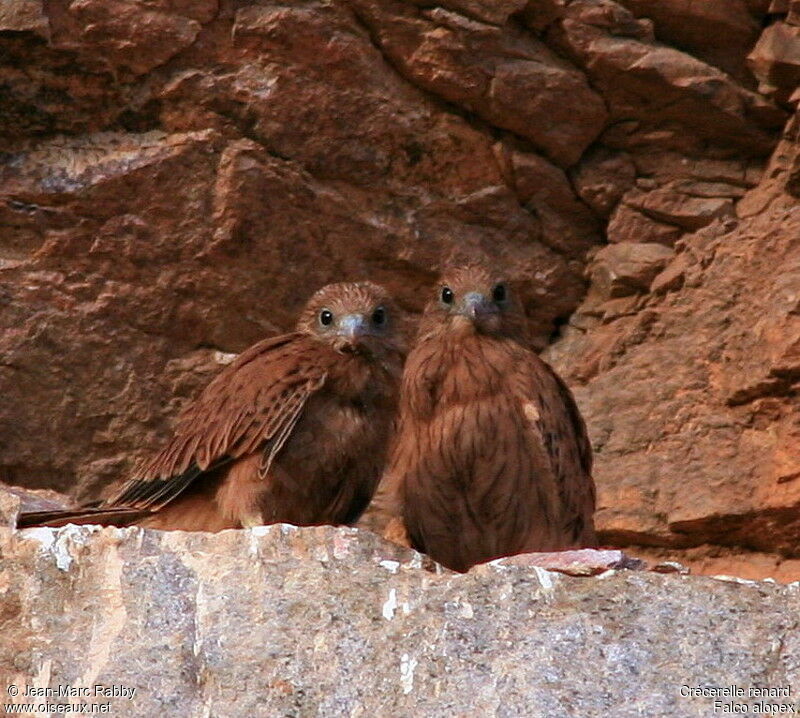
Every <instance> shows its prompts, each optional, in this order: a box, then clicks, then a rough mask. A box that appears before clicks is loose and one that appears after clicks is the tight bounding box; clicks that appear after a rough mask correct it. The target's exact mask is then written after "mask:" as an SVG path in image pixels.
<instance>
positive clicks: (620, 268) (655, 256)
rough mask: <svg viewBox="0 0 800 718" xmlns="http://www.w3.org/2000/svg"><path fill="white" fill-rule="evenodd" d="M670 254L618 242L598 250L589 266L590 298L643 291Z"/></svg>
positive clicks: (646, 245)
mask: <svg viewBox="0 0 800 718" xmlns="http://www.w3.org/2000/svg"><path fill="white" fill-rule="evenodd" d="M673 255H674V252H673V251H672V250H671V249H670V248H669V247H665V246H663V245H661V244H654V243H645V242H622V243H620V244H609V245H608V246H606V247H603V248H602V249H601V250H599V251H598V252H597V253H596V254H595V256H594V259H593V260H592V263H591V264H590V265H589V269H588V272H589V276H590V277H591V280H592V284H591V289H590V297H591V298H595V299H600V300H605V299H611V298H614V297H625V296H628V295H629V294H636V293H637V292H642V291H646V290H647V289H649V288H650V282H652V281H653V279H654V278H655V276H656V275H657V274H658V273H659V272H660V271H661V270H662V269H663V268H664V267H665V266H666V264H667V263H668V262H669V260H670V259H671V258H672V257H673Z"/></svg>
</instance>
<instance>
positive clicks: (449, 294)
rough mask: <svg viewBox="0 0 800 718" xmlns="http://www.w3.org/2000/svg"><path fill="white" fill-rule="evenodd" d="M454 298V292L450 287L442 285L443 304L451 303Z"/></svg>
mask: <svg viewBox="0 0 800 718" xmlns="http://www.w3.org/2000/svg"><path fill="white" fill-rule="evenodd" d="M454 299H455V294H453V290H452V289H450V287H442V301H443V302H444V303H445V304H452V303H453V300H454Z"/></svg>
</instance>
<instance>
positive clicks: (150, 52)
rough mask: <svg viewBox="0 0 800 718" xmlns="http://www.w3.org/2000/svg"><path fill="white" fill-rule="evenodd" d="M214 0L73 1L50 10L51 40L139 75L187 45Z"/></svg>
mask: <svg viewBox="0 0 800 718" xmlns="http://www.w3.org/2000/svg"><path fill="white" fill-rule="evenodd" d="M216 11H217V0H201V1H200V2H187V1H186V0H178V1H177V2H173V1H172V0H157V1H156V2H146V3H142V2H136V0H73V1H72V2H56V3H53V5H52V8H51V13H52V15H51V25H52V42H53V45H54V46H55V47H57V48H59V49H66V50H74V51H77V52H78V53H79V54H81V55H83V56H84V57H86V58H87V59H89V60H91V61H92V62H94V63H97V64H98V65H99V66H105V67H107V68H109V69H111V70H113V71H126V72H132V73H135V74H137V75H139V74H143V73H145V72H147V71H148V70H152V69H153V68H154V67H158V66H159V65H163V64H164V63H165V62H166V61H167V60H169V59H170V58H171V57H173V56H174V55H176V54H177V53H178V52H180V51H181V50H183V49H185V48H187V47H189V46H190V45H191V44H192V43H193V42H194V41H195V40H196V39H197V35H198V34H199V32H200V28H201V24H202V23H203V22H208V21H209V20H211V19H212V18H213V17H214V15H215V14H216Z"/></svg>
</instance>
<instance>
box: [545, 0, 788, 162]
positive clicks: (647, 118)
mask: <svg viewBox="0 0 800 718" xmlns="http://www.w3.org/2000/svg"><path fill="white" fill-rule="evenodd" d="M626 13H627V14H626ZM636 27H637V25H636V20H635V19H634V18H633V16H632V15H630V13H628V12H627V10H625V9H624V8H622V7H621V6H619V5H617V4H616V3H613V2H610V0H606V1H605V2H603V3H594V2H586V1H584V0H576V1H575V2H572V3H570V4H569V5H568V6H567V7H566V8H565V9H564V12H563V17H562V18H561V20H560V21H559V22H558V23H557V24H556V25H554V26H553V27H552V28H551V29H550V30H549V36H550V37H551V38H552V42H554V43H556V44H558V46H559V47H561V48H562V50H563V51H564V52H565V53H567V54H568V55H569V56H570V57H572V58H573V59H574V60H575V62H577V63H578V64H580V66H582V67H584V68H585V69H586V72H587V73H588V75H589V77H590V78H591V79H592V84H593V86H594V87H597V88H598V89H599V90H600V92H601V93H602V95H603V97H604V99H605V100H606V102H607V104H608V107H609V110H610V113H611V119H612V120H615V119H624V120H626V121H630V120H631V119H632V118H634V119H636V120H637V122H636V123H635V125H634V126H633V127H632V128H631V130H632V132H631V133H630V135H629V136H628V137H627V139H624V135H622V134H620V135H619V137H618V141H624V144H625V145H626V146H627V148H633V147H635V146H637V144H640V143H642V142H652V140H653V139H655V138H654V136H653V134H652V133H653V129H654V127H660V128H661V129H660V130H659V132H660V136H659V140H660V142H659V144H660V145H661V147H662V148H664V149H666V148H668V147H672V148H677V149H683V150H689V149H691V146H692V142H691V139H692V138H696V140H701V141H709V142H712V143H715V144H716V143H721V144H733V145H735V146H737V147H739V148H740V150H741V151H743V152H753V153H754V154H759V153H762V152H764V151H767V150H768V148H769V147H770V146H771V142H770V140H769V139H768V137H769V135H768V134H765V131H766V130H769V128H774V127H776V126H778V125H780V124H782V123H783V121H784V119H785V118H784V116H783V113H782V112H781V111H780V110H779V109H778V108H777V107H776V106H775V105H774V104H772V103H771V102H770V101H768V100H766V99H765V98H764V97H762V96H761V95H759V94H757V93H754V92H751V91H749V90H747V89H746V88H744V87H742V86H741V85H739V84H738V83H736V82H735V81H733V80H732V78H731V77H730V76H728V75H726V74H725V73H724V72H721V71H720V70H718V69H716V68H714V67H712V66H710V65H708V64H706V63H704V62H701V61H700V60H697V59H696V58H694V57H692V56H690V55H688V54H686V53H683V52H680V51H678V50H676V49H674V48H671V47H666V46H663V45H659V44H658V43H653V42H652V41H649V40H648V38H647V37H646V36H644V33H643V32H639V33H638V36H637V33H636V30H635V28H636ZM711 128H713V131H710V130H711Z"/></svg>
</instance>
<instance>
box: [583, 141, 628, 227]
mask: <svg viewBox="0 0 800 718" xmlns="http://www.w3.org/2000/svg"><path fill="white" fill-rule="evenodd" d="M635 179H636V167H635V166H634V164H633V162H632V161H631V159H630V157H629V156H628V154H627V153H625V152H614V151H613V150H609V149H607V148H604V147H598V148H597V149H596V150H595V151H593V152H589V153H587V154H586V156H584V158H583V159H582V160H581V163H580V164H579V165H578V166H577V167H576V168H575V170H574V171H573V173H572V180H573V182H574V183H575V189H576V191H577V192H578V194H579V195H580V198H581V199H582V200H583V201H584V202H586V204H588V205H589V206H590V207H591V208H592V209H593V210H594V211H595V212H597V214H599V215H601V216H602V217H608V216H609V215H610V214H611V212H612V211H613V209H614V207H616V206H617V204H618V203H619V201H620V199H621V198H622V195H623V194H625V192H627V191H628V190H629V189H630V188H631V186H632V185H633V183H634V181H635Z"/></svg>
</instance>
